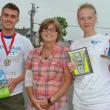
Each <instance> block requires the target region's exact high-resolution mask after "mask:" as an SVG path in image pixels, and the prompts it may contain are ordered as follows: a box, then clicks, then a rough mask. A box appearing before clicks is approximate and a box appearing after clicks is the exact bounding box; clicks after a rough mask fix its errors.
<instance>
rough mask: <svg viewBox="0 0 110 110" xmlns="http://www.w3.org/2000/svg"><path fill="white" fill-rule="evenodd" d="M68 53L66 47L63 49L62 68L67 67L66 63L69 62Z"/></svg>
mask: <svg viewBox="0 0 110 110" xmlns="http://www.w3.org/2000/svg"><path fill="white" fill-rule="evenodd" d="M69 51H70V48H68V47H66V48H64V54H63V61H62V64H63V67H64V68H65V66H67V63H68V62H69V57H68V52H69Z"/></svg>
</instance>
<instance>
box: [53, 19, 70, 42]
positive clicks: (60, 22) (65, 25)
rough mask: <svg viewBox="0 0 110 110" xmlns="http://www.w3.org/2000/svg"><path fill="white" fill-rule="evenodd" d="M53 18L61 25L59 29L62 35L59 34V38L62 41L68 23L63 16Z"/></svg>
mask: <svg viewBox="0 0 110 110" xmlns="http://www.w3.org/2000/svg"><path fill="white" fill-rule="evenodd" d="M54 18H55V19H57V20H58V22H59V24H60V26H61V31H62V33H63V35H62V36H61V40H63V41H64V38H63V37H64V36H66V34H67V31H66V28H67V27H68V23H67V21H66V19H65V18H63V17H54Z"/></svg>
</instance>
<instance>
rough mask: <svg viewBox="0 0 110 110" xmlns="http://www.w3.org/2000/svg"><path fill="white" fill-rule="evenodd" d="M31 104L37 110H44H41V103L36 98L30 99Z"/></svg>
mask: <svg viewBox="0 0 110 110" xmlns="http://www.w3.org/2000/svg"><path fill="white" fill-rule="evenodd" d="M31 102H32V105H33V106H34V107H35V108H37V109H38V110H45V109H43V107H42V106H41V101H40V100H38V99H36V98H33V99H31Z"/></svg>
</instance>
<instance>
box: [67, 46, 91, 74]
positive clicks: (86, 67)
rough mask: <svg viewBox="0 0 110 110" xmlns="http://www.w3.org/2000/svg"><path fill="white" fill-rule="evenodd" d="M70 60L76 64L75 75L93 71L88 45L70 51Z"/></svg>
mask: <svg viewBox="0 0 110 110" xmlns="http://www.w3.org/2000/svg"><path fill="white" fill-rule="evenodd" d="M68 56H69V58H70V61H71V62H73V63H74V64H75V65H76V68H75V69H74V71H73V75H74V76H79V75H84V74H89V73H93V69H92V66H91V62H90V59H89V55H88V51H87V48H86V47H83V48H80V49H76V50H73V51H71V52H69V53H68Z"/></svg>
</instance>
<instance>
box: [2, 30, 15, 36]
mask: <svg viewBox="0 0 110 110" xmlns="http://www.w3.org/2000/svg"><path fill="white" fill-rule="evenodd" d="M14 32H15V30H4V29H3V30H2V35H3V36H13V34H14Z"/></svg>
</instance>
